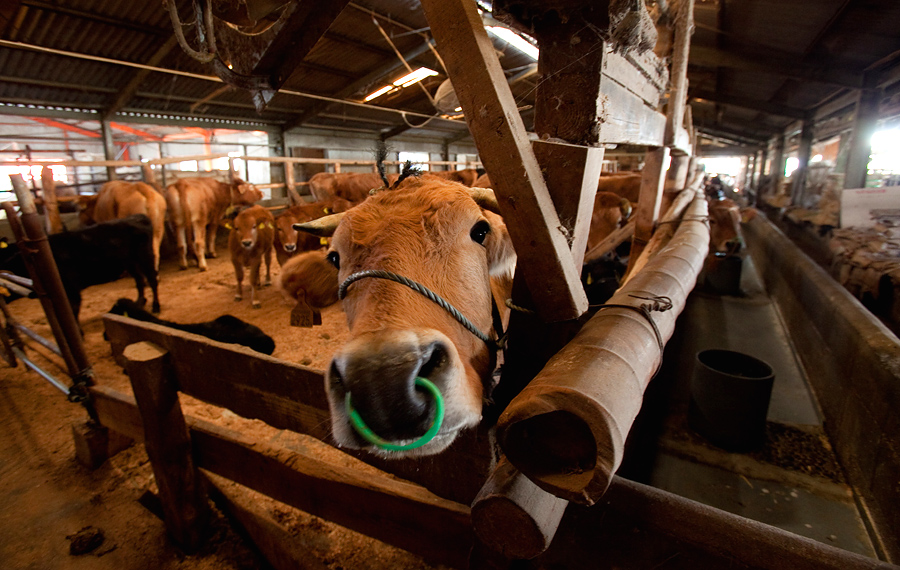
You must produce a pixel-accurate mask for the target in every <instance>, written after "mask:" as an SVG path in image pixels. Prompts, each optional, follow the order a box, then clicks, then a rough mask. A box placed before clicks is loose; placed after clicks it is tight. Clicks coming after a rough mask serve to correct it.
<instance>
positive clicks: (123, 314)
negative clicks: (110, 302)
mask: <svg viewBox="0 0 900 570" xmlns="http://www.w3.org/2000/svg"><path fill="white" fill-rule="evenodd" d="M122 316H123V317H125V318H126V319H129V318H131V317H129V316H128V311H122Z"/></svg>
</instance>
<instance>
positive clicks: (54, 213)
mask: <svg viewBox="0 0 900 570" xmlns="http://www.w3.org/2000/svg"><path fill="white" fill-rule="evenodd" d="M41 189H42V197H43V198H44V213H45V218H46V221H47V235H50V234H58V233H59V232H61V231H63V230H64V229H65V228H64V227H63V223H62V218H60V217H59V203H58V202H57V200H56V182H55V181H54V180H53V171H52V170H51V169H50V167H49V166H44V167H43V168H42V169H41Z"/></svg>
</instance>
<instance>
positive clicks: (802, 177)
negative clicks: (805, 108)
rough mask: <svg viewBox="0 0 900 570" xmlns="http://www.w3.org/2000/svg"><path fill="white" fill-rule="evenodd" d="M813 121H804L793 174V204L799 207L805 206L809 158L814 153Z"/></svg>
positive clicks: (810, 119) (808, 119) (810, 118)
mask: <svg viewBox="0 0 900 570" xmlns="http://www.w3.org/2000/svg"><path fill="white" fill-rule="evenodd" d="M812 141H813V119H812V117H809V118H807V119H804V120H803V126H802V127H801V128H800V146H799V148H798V149H797V161H798V164H797V170H796V172H794V174H793V179H794V184H793V186H792V187H791V203H792V204H794V205H797V206H801V207H802V204H803V195H804V193H805V191H806V180H807V178H808V176H807V175H808V173H809V172H808V171H809V157H810V155H811V153H812Z"/></svg>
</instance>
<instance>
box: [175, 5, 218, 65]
mask: <svg viewBox="0 0 900 570" xmlns="http://www.w3.org/2000/svg"><path fill="white" fill-rule="evenodd" d="M165 4H166V9H167V10H168V11H169V19H170V20H172V27H173V28H174V29H175V38H176V39H177V40H178V45H180V46H181V49H183V50H184V52H185V53H186V54H188V55H189V56H191V57H192V58H194V59H196V60H197V61H199V62H201V63H209V62H211V61H212V60H214V59H215V58H216V39H215V34H214V33H213V28H212V7H211V3H210V2H207V3H206V7H205V10H204V18H203V24H200V23H199V22H197V25H198V26H199V27H200V37H201V38H206V37H208V38H209V49H207V46H206V45H203V46H202V47H203V51H197V50H195V49H194V48H192V47H191V46H190V45H188V43H187V40H186V39H185V37H184V30H183V29H182V27H181V19H180V18H179V17H178V7H177V6H175V1H174V0H165ZM203 28H206V30H205V32H204V30H203Z"/></svg>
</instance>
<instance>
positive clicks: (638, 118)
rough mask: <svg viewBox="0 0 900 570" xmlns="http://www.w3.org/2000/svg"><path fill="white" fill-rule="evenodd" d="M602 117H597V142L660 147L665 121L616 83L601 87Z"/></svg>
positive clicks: (602, 83) (603, 84)
mask: <svg viewBox="0 0 900 570" xmlns="http://www.w3.org/2000/svg"><path fill="white" fill-rule="evenodd" d="M600 93H601V97H603V98H604V113H603V114H602V115H600V118H599V120H600V135H599V137H600V142H602V143H609V144H635V145H647V146H662V144H663V141H664V139H665V129H666V117H665V115H663V114H662V113H659V112H657V111H656V110H655V109H653V108H651V107H649V106H647V105H646V104H645V103H644V101H643V99H641V98H640V97H638V96H637V95H635V94H634V93H632V92H631V91H629V90H628V89H626V88H625V87H623V86H622V85H620V84H619V83H618V82H616V81H603V82H601V83H600Z"/></svg>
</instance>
